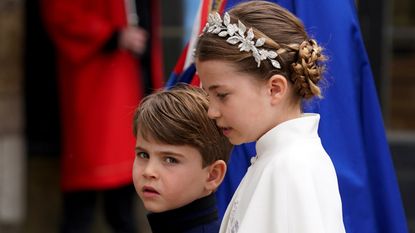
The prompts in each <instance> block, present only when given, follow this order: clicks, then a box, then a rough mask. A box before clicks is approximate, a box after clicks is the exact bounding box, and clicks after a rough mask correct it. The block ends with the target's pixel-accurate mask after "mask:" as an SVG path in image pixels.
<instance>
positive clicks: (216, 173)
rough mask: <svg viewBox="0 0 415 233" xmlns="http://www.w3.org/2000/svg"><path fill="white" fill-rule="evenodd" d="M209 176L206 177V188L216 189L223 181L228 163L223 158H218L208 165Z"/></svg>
mask: <svg viewBox="0 0 415 233" xmlns="http://www.w3.org/2000/svg"><path fill="white" fill-rule="evenodd" d="M207 169H208V177H207V179H206V184H205V188H206V190H209V191H212V192H213V191H215V190H216V189H217V188H218V187H219V185H220V184H221V183H222V181H223V178H224V177H225V173H226V163H225V161H223V160H216V161H215V162H214V163H212V164H211V165H209V166H208V167H207Z"/></svg>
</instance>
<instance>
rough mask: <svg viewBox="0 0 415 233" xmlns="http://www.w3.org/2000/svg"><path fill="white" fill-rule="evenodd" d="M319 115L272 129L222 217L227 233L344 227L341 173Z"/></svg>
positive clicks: (326, 232)
mask: <svg viewBox="0 0 415 233" xmlns="http://www.w3.org/2000/svg"><path fill="white" fill-rule="evenodd" d="M319 119H320V116H319V115H318V114H303V115H302V117H300V118H297V119H293V120H289V121H286V122H283V123H281V124H279V125H278V126H276V127H275V128H273V129H271V130H270V131H268V132H267V133H266V134H265V135H263V136H262V137H261V138H260V139H259V140H258V142H257V145H256V150H257V157H256V159H253V161H252V162H253V164H252V165H251V166H250V167H249V168H248V171H247V173H246V175H245V176H244V178H243V180H242V181H241V183H240V185H239V186H238V189H237V190H236V192H235V194H234V196H233V198H232V200H231V202H230V204H229V206H228V208H227V210H226V213H225V216H224V218H223V220H222V224H221V229H220V232H221V233H223V232H226V233H236V232H238V233H253V232H258V233H267V232H270V233H271V232H272V233H343V232H345V229H344V224H343V217H342V206H341V199H340V193H339V188H338V184H337V176H336V172H335V170H334V166H333V164H332V162H331V160H330V157H329V156H328V155H327V153H326V151H325V150H324V148H323V146H322V144H321V141H320V138H319V136H318V134H317V129H318V123H319Z"/></svg>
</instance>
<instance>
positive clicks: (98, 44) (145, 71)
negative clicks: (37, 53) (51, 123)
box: [41, 0, 163, 233]
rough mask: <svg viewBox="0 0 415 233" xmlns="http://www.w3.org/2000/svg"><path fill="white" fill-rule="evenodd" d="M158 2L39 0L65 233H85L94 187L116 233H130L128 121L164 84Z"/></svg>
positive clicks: (130, 146)
mask: <svg viewBox="0 0 415 233" xmlns="http://www.w3.org/2000/svg"><path fill="white" fill-rule="evenodd" d="M157 5H158V1H150V0H141V1H134V0H132V1H130V2H128V1H122V0H42V1H41V7H42V16H43V20H44V23H45V26H46V29H47V31H48V33H49V35H50V38H51V39H52V41H53V43H54V45H55V47H56V52H57V66H58V83H59V87H58V88H59V89H58V90H59V95H60V109H61V119H62V121H61V122H62V155H61V189H62V191H63V223H62V232H77V233H80V232H88V229H89V227H90V224H91V222H92V219H93V213H94V212H95V210H94V208H95V203H96V200H97V195H98V193H104V194H103V203H104V210H105V217H106V220H107V222H108V223H109V225H110V226H111V227H112V229H113V230H114V232H135V230H134V228H135V224H134V222H135V220H136V219H134V218H135V217H134V214H133V213H134V199H135V198H136V196H135V191H134V187H133V186H132V164H133V161H134V145H135V141H134V135H133V133H132V129H131V122H132V116H133V112H134V108H135V107H136V106H137V105H138V103H139V101H140V99H141V98H142V97H143V96H144V95H146V94H148V93H150V92H151V90H154V89H157V88H161V87H162V86H163V78H162V73H161V71H162V67H163V66H162V64H161V62H160V61H161V56H160V55H161V53H160V51H161V49H160V48H161V47H160V46H161V44H160V41H159V36H158V31H157V30H158V27H157V25H158V24H159V21H158V18H157V17H158V16H159V14H157V13H154V11H155V10H157V8H158V6H157ZM134 12H135V13H134Z"/></svg>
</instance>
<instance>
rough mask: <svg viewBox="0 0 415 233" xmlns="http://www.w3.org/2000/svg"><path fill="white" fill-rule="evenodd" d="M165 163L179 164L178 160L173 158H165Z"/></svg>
mask: <svg viewBox="0 0 415 233" xmlns="http://www.w3.org/2000/svg"><path fill="white" fill-rule="evenodd" d="M165 161H166V163H172V164H173V163H179V160H177V159H175V158H173V157H166V158H165Z"/></svg>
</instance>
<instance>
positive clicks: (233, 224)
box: [195, 1, 345, 233]
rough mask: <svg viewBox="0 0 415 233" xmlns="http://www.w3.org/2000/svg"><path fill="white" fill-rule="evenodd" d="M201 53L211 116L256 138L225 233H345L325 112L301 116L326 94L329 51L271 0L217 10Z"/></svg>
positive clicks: (244, 138)
mask: <svg viewBox="0 0 415 233" xmlns="http://www.w3.org/2000/svg"><path fill="white" fill-rule="evenodd" d="M195 58H196V67H197V71H198V73H199V77H200V80H201V82H202V85H203V87H204V88H205V89H206V90H207V92H208V94H209V98H210V104H209V110H208V115H209V117H211V118H212V119H215V120H216V124H217V125H218V126H219V127H220V128H221V129H222V131H223V134H224V135H225V136H227V137H228V139H229V141H230V142H231V143H232V144H235V145H237V144H241V143H246V142H251V141H256V142H257V143H256V151H257V155H256V157H254V158H253V160H252V161H251V163H252V164H251V166H250V167H249V169H248V171H247V173H246V175H245V177H244V178H243V180H242V182H241V183H240V185H239V187H238V189H237V191H236V192H235V194H234V196H233V198H232V200H231V202H230V204H229V206H228V208H227V210H226V213H225V216H224V218H223V220H222V224H221V230H220V232H239V233H244V232H249V233H251V232H261V233H264V232H273V233H287V232H296V233H306V232H310V233H311V232H313V233H315V232H319V233H320V232H330V233H337V232H345V230H344V225H343V219H342V206H341V200H340V194H339V189H338V184H337V177H336V172H335V170H334V167H333V164H332V162H331V160H330V157H329V156H328V155H327V153H326V151H325V150H324V148H323V146H322V144H321V141H320V138H319V136H318V134H317V130H318V123H319V118H320V117H319V115H318V114H304V113H302V112H301V102H302V100H308V99H311V98H313V97H315V96H317V97H320V88H319V87H318V83H319V82H320V81H321V79H322V72H323V70H324V66H323V64H322V62H323V61H324V58H325V57H324V55H323V54H322V49H321V47H320V46H319V45H318V44H317V42H316V41H315V40H312V39H310V38H309V37H308V35H307V33H306V32H305V29H304V26H303V24H302V23H301V22H300V20H299V19H297V18H296V17H295V16H293V15H292V14H291V13H289V12H288V11H287V10H285V9H283V8H282V7H280V6H278V5H276V4H273V3H268V2H263V1H253V2H247V3H242V4H239V5H237V6H235V7H234V8H233V9H232V10H231V11H230V12H229V14H228V13H225V15H224V16H223V18H222V17H221V16H220V15H219V14H217V13H216V14H211V15H210V16H209V20H208V23H207V25H206V27H205V29H204V33H203V34H202V35H201V36H200V38H199V41H198V44H197V47H196V51H195Z"/></svg>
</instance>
